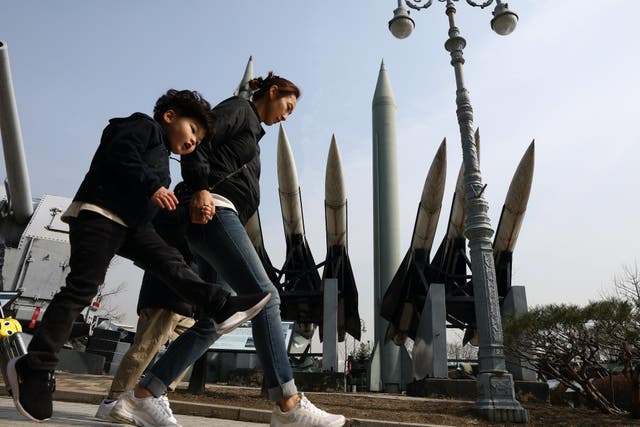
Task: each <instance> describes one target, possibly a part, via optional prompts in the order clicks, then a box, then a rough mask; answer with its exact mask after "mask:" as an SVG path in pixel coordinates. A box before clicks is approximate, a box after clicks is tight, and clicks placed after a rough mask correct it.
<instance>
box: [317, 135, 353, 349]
mask: <svg viewBox="0 0 640 427" xmlns="http://www.w3.org/2000/svg"><path fill="white" fill-rule="evenodd" d="M324 184H325V185H324V209H325V222H326V234H327V257H326V260H325V267H324V271H323V279H325V278H332V279H338V340H339V341H344V338H345V332H346V333H348V334H349V335H351V336H352V337H354V338H355V339H356V340H360V334H361V330H360V314H359V311H358V289H357V287H356V282H355V278H354V276H353V270H352V268H351V261H350V260H349V253H348V250H347V242H348V239H347V237H348V236H347V194H346V190H345V185H344V175H343V173H342V160H341V158H340V151H339V149H338V144H337V143H336V138H335V135H333V136H332V137H331V144H330V145H329V155H328V156H327V169H326V173H325V181H324Z"/></svg>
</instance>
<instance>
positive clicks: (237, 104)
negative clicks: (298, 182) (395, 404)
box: [111, 72, 345, 427]
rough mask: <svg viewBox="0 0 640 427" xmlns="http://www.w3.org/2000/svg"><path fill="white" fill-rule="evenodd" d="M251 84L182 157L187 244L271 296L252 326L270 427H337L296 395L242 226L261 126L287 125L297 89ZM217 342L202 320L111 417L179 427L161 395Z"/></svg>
mask: <svg viewBox="0 0 640 427" xmlns="http://www.w3.org/2000/svg"><path fill="white" fill-rule="evenodd" d="M249 84H250V87H251V89H252V90H253V91H254V92H253V95H252V99H251V100H245V99H241V98H238V97H233V98H229V99H227V100H225V101H222V102H221V103H220V104H218V105H217V106H216V107H215V108H214V109H213V111H214V113H215V115H216V129H215V132H216V133H215V136H214V138H213V140H212V141H211V143H210V144H207V145H206V146H205V145H203V146H201V147H199V148H198V150H196V151H195V152H194V153H192V154H190V155H187V156H183V157H182V162H181V167H182V176H183V178H184V182H185V184H186V186H187V187H189V188H190V190H191V192H193V196H192V201H191V222H192V223H191V224H190V225H189V228H188V230H187V239H188V241H189V244H190V247H191V248H192V250H193V251H194V253H196V254H197V255H199V256H200V257H201V258H202V259H204V260H205V261H206V262H208V263H209V264H210V265H211V266H212V267H213V268H214V269H215V270H216V271H217V273H219V274H220V275H221V276H222V277H223V278H224V280H225V281H226V282H227V283H228V284H229V285H230V286H231V287H232V288H233V289H234V290H235V291H236V292H237V293H238V294H240V295H243V294H249V293H255V292H258V291H264V292H269V293H270V294H271V299H270V301H269V303H268V304H267V306H266V307H265V309H264V310H263V311H262V312H261V313H260V314H259V315H258V316H256V317H255V318H254V320H253V321H252V327H253V338H254V342H255V347H256V354H257V355H258V358H259V359H260V362H261V365H262V367H263V369H264V376H265V383H266V386H267V389H268V394H269V399H270V400H271V401H272V402H274V403H275V405H274V409H273V413H272V416H271V426H280V425H289V426H291V425H300V426H312V427H313V426H318V427H320V426H331V427H339V426H342V425H344V423H345V418H344V417H343V416H342V415H334V414H329V413H327V412H325V411H322V410H320V409H318V408H316V407H315V406H314V405H313V404H312V403H311V402H309V400H308V399H307V398H306V397H305V396H304V395H303V394H298V391H297V388H296V385H295V382H294V380H293V372H292V369H291V365H290V364H289V358H288V355H287V348H286V343H285V342H284V336H283V333H282V325H281V319H280V297H279V295H278V292H277V290H276V288H275V286H274V285H273V283H272V282H271V281H270V280H269V277H268V276H267V273H266V272H265V270H264V268H263V266H262V263H261V262H260V259H259V258H258V255H257V253H256V251H255V249H254V247H253V245H252V243H251V241H250V239H249V237H248V235H247V233H246V231H245V229H244V224H245V223H246V221H247V220H248V219H249V218H250V217H251V215H252V214H253V213H254V212H255V211H256V210H257V209H258V205H259V203H260V188H259V178H260V148H259V146H258V142H259V141H260V139H261V138H262V136H263V135H264V129H263V128H262V125H261V123H264V124H265V125H267V126H270V125H273V124H275V123H278V122H281V121H284V120H286V119H287V117H289V115H291V113H292V112H293V110H294V109H295V107H296V104H297V101H298V98H299V97H300V90H299V89H298V87H297V86H296V85H295V84H293V83H292V82H290V81H289V80H287V79H284V78H282V77H279V76H275V75H273V73H271V72H270V73H269V74H268V76H267V77H265V78H257V79H254V80H252V81H251V82H250V83H249ZM217 338H218V335H216V333H215V329H214V327H213V321H212V320H211V319H201V320H198V321H197V322H196V324H195V325H194V326H193V327H192V328H190V329H189V330H187V331H186V332H184V333H183V334H182V335H181V336H180V337H179V338H178V339H177V340H176V341H175V342H174V343H173V344H172V345H171V346H170V347H169V349H168V350H167V352H166V353H165V354H164V355H163V357H162V358H161V359H160V360H159V361H158V362H156V364H155V365H154V366H153V368H152V369H151V370H150V372H149V373H148V374H147V375H146V376H145V377H144V378H143V379H142V380H141V381H140V383H139V384H138V385H137V386H136V389H135V393H133V394H132V393H126V394H125V395H124V396H123V398H121V400H120V402H118V404H117V405H116V406H115V408H114V410H113V411H112V413H111V414H112V416H114V417H115V418H117V419H120V420H122V421H129V422H130V420H131V418H136V417H142V418H144V419H145V420H146V421H147V422H153V423H156V424H152V425H163V426H165V425H177V423H176V421H175V418H173V416H172V415H171V410H170V408H169V405H168V401H167V399H166V397H163V394H164V393H165V391H166V389H167V386H168V385H169V384H171V382H172V381H173V379H175V377H176V376H178V375H179V374H180V372H182V371H183V370H184V369H185V368H186V367H187V366H189V365H190V364H192V363H193V362H195V361H196V360H197V359H198V358H199V357H200V356H201V355H202V354H203V353H204V352H206V350H207V349H208V348H209V346H210V345H211V344H212V343H213V342H214V341H215V340H216V339H217ZM154 397H155V398H154ZM150 420H152V421H150Z"/></svg>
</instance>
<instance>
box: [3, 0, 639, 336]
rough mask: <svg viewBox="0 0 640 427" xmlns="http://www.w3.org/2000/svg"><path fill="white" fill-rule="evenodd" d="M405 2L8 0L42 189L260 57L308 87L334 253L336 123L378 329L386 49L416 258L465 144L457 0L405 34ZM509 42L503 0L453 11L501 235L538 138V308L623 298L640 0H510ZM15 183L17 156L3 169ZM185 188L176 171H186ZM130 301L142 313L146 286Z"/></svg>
mask: <svg viewBox="0 0 640 427" xmlns="http://www.w3.org/2000/svg"><path fill="white" fill-rule="evenodd" d="M396 5H397V3H396V1H395V0H375V1H367V2H364V1H358V2H355V1H340V2H338V1H335V0H324V1H320V2H306V1H305V2H302V1H292V0H283V1H278V2H267V1H247V0H234V1H211V0H199V1H192V0H185V1H181V2H175V1H165V0H138V1H135V2H125V1H122V0H120V1H85V0H74V1H69V0H66V1H65V0H60V1H55V2H54V1H47V0H38V1H37V0H0V40H2V41H3V42H4V43H6V44H7V46H8V47H9V56H10V61H11V66H12V72H13V81H14V88H15V94H16V99H17V104H18V110H19V114H20V120H21V125H22V134H23V140H24V145H25V150H26V155H27V159H28V167H29V173H30V177H31V185H32V191H33V196H34V197H40V196H42V195H44V194H54V195H61V196H68V197H72V196H73V194H74V193H75V190H76V188H77V186H78V184H79V183H80V181H81V179H82V177H83V176H84V173H85V172H86V170H87V168H88V165H89V162H90V160H91V156H92V155H93V153H94V150H95V148H96V146H97V144H98V140H99V137H100V134H101V132H102V129H103V128H104V126H105V125H106V123H107V121H108V119H109V118H111V117H114V116H124V115H129V114H130V113H131V112H134V111H142V112H147V113H149V112H151V109H152V106H153V103H154V102H155V100H156V99H157V97H158V96H159V95H160V94H161V93H162V92H164V91H165V90H166V89H168V88H171V87H174V88H191V89H197V90H199V91H200V92H202V93H203V94H204V95H205V96H206V97H207V98H208V99H209V100H210V101H211V102H212V103H217V102H219V101H221V100H222V99H224V98H226V97H228V96H230V95H231V93H232V91H233V90H234V89H235V87H236V85H237V84H238V82H239V80H240V78H241V77H242V73H243V71H244V67H245V65H246V62H247V59H248V58H249V56H250V55H253V59H254V72H255V74H256V75H264V74H265V73H266V72H267V71H268V70H274V71H275V72H276V73H278V74H281V75H283V76H285V77H287V78H289V79H291V80H293V81H294V82H296V83H297V84H298V85H299V86H300V87H301V88H302V91H303V95H302V97H301V99H300V102H299V103H298V107H297V108H296V111H295V112H294V114H293V115H292V116H291V117H290V119H289V120H287V122H286V124H285V128H286V131H287V134H288V136H289V141H290V142H291V145H292V149H293V153H294V156H295V161H296V164H297V168H298V176H299V179H300V184H301V188H302V197H303V207H304V217H305V222H306V224H305V225H306V230H307V238H308V240H309V242H310V245H311V248H312V251H313V254H314V256H315V259H316V261H317V262H320V261H322V260H323V259H324V255H325V250H326V248H325V235H324V204H323V199H324V173H325V163H326V157H327V153H328V149H329V143H330V140H331V135H332V134H335V136H336V140H337V142H338V145H339V147H340V151H341V155H342V161H343V165H344V169H345V179H346V186H347V194H348V203H349V213H348V215H349V220H350V222H349V251H350V254H351V261H352V264H353V267H354V270H355V276H356V281H357V285H358V289H359V293H360V313H361V316H362V317H363V319H364V320H365V323H366V326H367V329H368V332H367V335H370V334H371V333H372V331H373V310H372V307H373V303H374V302H373V268H372V259H373V250H372V245H373V236H372V212H371V209H372V204H373V202H372V159H371V149H372V137H371V100H372V97H373V92H374V88H375V84H376V79H377V76H378V70H379V68H380V62H381V60H382V59H384V62H385V65H386V68H387V70H388V73H389V78H390V80H391V84H392V87H393V90H394V93H395V99H396V104H397V127H398V170H399V183H400V188H399V189H398V191H399V203H400V212H401V223H400V239H401V242H402V244H401V247H402V251H403V254H402V255H404V251H406V249H407V248H408V246H409V240H410V238H411V232H412V228H413V224H414V221H415V216H416V210H417V205H418V201H419V198H420V193H421V191H422V186H423V183H424V179H425V177H426V174H427V171H428V169H429V165H430V163H431V160H432V158H433V156H434V154H435V151H436V149H437V147H438V144H439V143H440V141H441V140H442V139H443V138H444V137H446V138H447V140H448V145H447V157H448V172H447V183H446V188H447V189H446V192H445V198H444V201H443V208H442V212H443V213H442V216H441V218H440V225H439V228H438V233H437V235H436V244H437V243H439V241H440V240H441V238H442V235H443V234H444V232H445V229H446V221H447V214H448V212H449V208H450V206H451V196H452V194H453V188H454V184H455V179H456V176H457V173H458V168H459V166H460V162H461V149H460V142H459V141H460V139H459V133H458V127H457V122H456V115H455V81H454V76H453V69H452V67H451V66H450V64H449V60H450V58H449V54H448V53H447V52H446V51H445V50H444V48H443V44H444V41H445V39H446V37H447V19H446V16H445V14H444V4H443V3H441V2H438V1H434V4H433V5H432V6H431V8H429V9H428V10H426V11H422V12H413V17H414V19H415V21H416V29H415V31H414V33H413V34H412V35H411V37H409V38H408V39H405V40H397V39H395V38H393V36H392V35H391V34H390V33H389V31H388V29H387V22H388V20H389V19H390V18H391V17H392V12H393V9H394V8H395V7H396ZM509 6H510V8H511V9H512V10H513V11H515V12H516V13H518V14H519V16H520V21H519V24H518V28H517V29H516V31H515V32H514V33H513V34H511V35H510V36H507V37H501V36H498V35H496V34H495V33H493V32H492V31H491V29H490V26H489V21H490V19H491V10H492V7H490V8H486V9H484V10H481V9H479V8H472V7H470V6H469V5H468V4H467V3H466V2H464V1H460V2H457V8H458V14H457V23H458V26H459V28H460V29H461V34H462V36H464V37H465V38H466V39H467V48H466V49H465V52H464V56H465V59H466V61H467V62H466V63H465V77H466V83H467V86H468V88H469V91H470V95H471V101H472V105H473V108H474V113H475V125H476V126H479V127H480V133H481V141H482V145H481V158H482V173H483V179H484V182H485V183H486V184H487V185H488V187H487V190H486V193H485V194H486V196H487V199H488V202H489V204H490V210H489V215H490V217H491V220H492V226H493V228H494V229H495V228H496V227H497V221H498V219H499V215H500V211H501V208H502V204H503V202H504V197H505V195H506V192H507V189H508V187H509V183H510V181H511V178H512V176H513V173H514V171H515V169H516V166H517V165H518V163H519V161H520V158H521V157H522V155H523V154H524V152H525V150H526V148H527V147H528V145H529V143H530V142H531V141H532V140H533V139H535V140H536V159H535V162H536V165H535V172H534V182H533V188H532V192H531V196H530V200H529V207H528V210H527V213H526V216H525V219H524V223H523V226H522V229H521V232H520V238H519V241H518V243H517V245H516V248H515V252H514V265H513V283H514V284H523V285H525V286H526V290H527V298H528V302H529V304H530V305H538V304H546V303H578V304H584V303H586V302H588V301H589V300H590V299H596V298H599V296H600V295H601V293H602V291H603V289H611V283H612V279H613V276H614V274H617V273H619V272H620V271H621V268H622V266H623V265H633V264H634V263H635V262H636V261H637V260H638V257H639V256H640V243H639V239H638V237H640V236H639V234H640V233H639V231H640V226H639V225H638V211H639V210H640V195H639V192H638V187H637V182H638V178H637V177H638V164H639V162H638V159H639V158H640V137H639V136H638V135H639V133H638V131H637V130H636V129H635V127H634V126H635V125H634V124H633V123H636V122H638V120H639V119H638V111H639V110H638V99H640V89H639V85H638V76H639V75H640V54H638V49H637V46H635V44H636V42H634V40H636V41H637V40H638V35H637V29H636V28H635V27H636V25H637V18H638V16H640V2H636V1H621V0H611V1H599V2H597V1H584V0H564V1H556V0H536V1H519V0H512V1H510V2H509ZM266 130H267V134H266V135H265V137H264V138H263V139H262V141H261V146H262V162H263V175H262V180H261V188H262V205H261V208H260V214H261V218H262V226H263V231H264V235H265V236H264V237H265V245H266V248H267V250H268V252H269V255H270V257H271V259H272V261H274V264H276V265H281V263H282V261H283V259H284V236H283V231H282V230H283V228H282V220H281V216H280V207H279V201H278V193H277V174H276V158H275V154H276V143H277V131H278V129H277V126H273V127H271V128H267V129H266ZM1 167H2V171H1V172H2V173H1V175H2V176H4V175H5V173H4V164H2V166H1ZM634 169H635V170H636V172H633V170H634ZM174 178H175V179H174V183H175V182H177V181H178V179H177V178H178V176H177V175H174ZM131 282H132V283H129V284H128V285H129V288H130V289H129V290H128V292H129V294H130V295H129V296H128V297H127V298H126V299H125V298H123V301H122V305H123V307H130V308H129V309H128V310H129V312H130V313H131V317H129V319H128V320H130V321H132V322H133V321H135V317H134V315H133V312H134V309H133V307H134V304H133V303H134V302H135V298H136V295H137V286H138V283H137V279H135V280H131Z"/></svg>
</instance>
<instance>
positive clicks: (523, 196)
mask: <svg viewBox="0 0 640 427" xmlns="http://www.w3.org/2000/svg"><path fill="white" fill-rule="evenodd" d="M534 155H535V141H532V142H531V144H530V145H529V147H528V148H527V151H526V152H525V153H524V155H523V156H522V159H521V160H520V163H519V164H518V168H517V169H516V172H515V173H514V175H513V179H512V180H511V184H510V185H509V190H508V191H507V197H506V198H505V202H504V205H503V206H502V212H501V214H500V221H499V222H498V228H497V230H496V237H495V239H494V241H493V254H494V259H495V266H496V280H497V283H498V295H500V296H502V297H504V296H505V295H507V293H508V292H509V288H511V258H512V254H513V249H514V248H515V246H516V242H517V240H518V234H519V233H520V227H521V226H522V220H523V218H524V213H525V211H526V210H527V203H528V202H529V194H530V193H531V183H532V181H533V166H534Z"/></svg>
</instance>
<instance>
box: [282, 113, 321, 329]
mask: <svg viewBox="0 0 640 427" xmlns="http://www.w3.org/2000/svg"><path fill="white" fill-rule="evenodd" d="M277 163H278V192H279V194H280V209H281V211H282V224H283V227H284V234H285V239H286V243H287V255H286V258H285V262H284V265H283V266H282V269H281V272H282V273H283V274H284V277H285V282H284V284H283V290H284V291H285V293H284V294H282V295H281V297H282V304H281V306H280V313H281V316H282V318H283V319H284V320H294V321H297V322H299V323H306V324H309V325H305V327H306V328H307V329H308V328H311V327H312V326H311V325H310V324H311V323H316V324H319V323H321V321H322V304H321V303H319V302H318V301H322V299H321V298H322V292H321V288H322V286H321V282H320V275H319V274H318V270H317V266H316V263H315V261H314V260H313V255H312V254H311V249H310V248H309V244H308V243H307V239H306V237H305V235H304V222H303V215H302V203H301V197H300V186H299V183H298V173H297V172H296V165H295V162H294V160H293V152H292V151H291V145H290V144H289V139H288V138H287V134H286V132H285V131H284V127H283V126H282V124H280V130H279V132H278V161H277ZM301 292H302V293H304V294H305V295H306V296H301V294H300V293H301ZM294 294H295V295H294Z"/></svg>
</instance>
